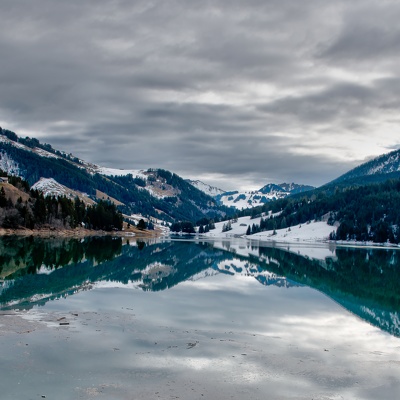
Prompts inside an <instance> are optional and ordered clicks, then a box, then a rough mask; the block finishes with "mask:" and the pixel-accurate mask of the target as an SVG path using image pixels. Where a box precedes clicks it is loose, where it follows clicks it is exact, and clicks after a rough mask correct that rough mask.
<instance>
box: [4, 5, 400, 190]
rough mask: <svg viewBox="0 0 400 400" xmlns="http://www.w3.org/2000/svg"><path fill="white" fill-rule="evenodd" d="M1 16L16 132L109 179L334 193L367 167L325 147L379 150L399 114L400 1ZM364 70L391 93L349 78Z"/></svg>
mask: <svg viewBox="0 0 400 400" xmlns="http://www.w3.org/2000/svg"><path fill="white" fill-rule="evenodd" d="M0 12H1V13H2V16H3V19H2V24H1V26H0V52H1V55H2V56H1V58H0V91H1V96H0V121H1V124H2V126H3V127H6V128H9V129H14V130H15V131H16V132H17V133H19V131H23V132H31V135H32V136H36V137H39V139H41V140H43V141H44V142H48V143H51V144H52V145H53V146H54V147H60V148H62V149H63V150H66V151H71V152H73V153H76V155H78V156H80V157H82V158H85V159H87V160H88V161H92V162H96V163H99V164H103V165H106V166H115V167H118V168H148V167H162V168H167V169H170V170H172V171H174V172H177V173H179V174H181V175H183V176H189V175H190V176H191V177H196V176H202V175H203V176H214V175H215V176H218V181H219V182H222V183H223V182H225V183H223V184H224V185H225V188H227V189H232V188H234V187H235V186H232V185H234V184H237V182H243V184H247V183H248V182H253V183H254V185H255V187H258V186H262V185H263V184H265V183H267V182H266V180H269V181H274V182H279V181H282V180H286V181H288V180H296V181H298V182H300V183H310V184H322V183H325V182H326V181H328V180H330V179H333V178H335V177H336V176H338V175H339V174H340V173H342V172H345V171H346V170H347V169H349V168H350V167H353V166H354V164H355V163H356V162H357V160H356V157H358V160H360V159H362V158H363V157H365V154H362V155H357V152H356V150H354V149H353V150H349V154H351V155H352V157H353V161H352V160H348V161H347V162H345V163H343V161H340V160H341V157H340V154H339V153H340V152H342V151H343V147H344V144H343V143H338V147H336V148H334V147H332V149H331V155H330V156H329V157H328V156H327V155H326V149H324V146H325V142H324V139H325V138H326V136H328V135H337V136H338V137H340V136H344V135H350V133H349V132H353V133H351V135H352V137H353V138H355V139H357V137H358V136H359V137H360V138H362V140H363V141H365V137H368V138H369V140H371V141H375V142H377V143H378V142H381V141H382V139H381V135H380V133H379V132H376V133H375V132H374V131H373V130H371V122H370V120H371V118H374V117H375V116H376V118H377V120H378V119H379V118H380V119H383V118H385V117H387V121H389V120H391V119H393V118H394V117H393V115H394V111H395V110H397V109H398V107H399V105H400V104H399V98H400V96H399V95H398V93H399V91H398V88H399V86H400V85H399V80H398V76H397V72H396V71H397V70H396V69H395V67H394V66H397V65H398V63H397V61H398V54H399V52H398V43H399V41H398V40H397V38H398V35H399V31H400V30H399V28H398V24H397V20H398V18H397V17H398V15H399V7H398V6H397V4H396V3H395V2H394V3H393V2H384V3H380V2H377V1H376V2H375V1H370V2H363V1H356V2H351V4H349V3H348V2H345V1H339V2H335V3H334V4H328V3H326V2H325V1H322V0H309V1H305V2H293V1H278V0H270V1H261V0H251V1H248V2H246V4H245V5H244V3H243V2H241V1H237V0H233V1H231V2H229V4H227V3H226V2H225V1H202V2H197V1H195V2H189V3H188V2H183V1H179V0H168V1H154V2H148V1H135V2H131V1H127V0H116V1H112V2H110V1H106V0H96V1H94V0H93V1H88V2H84V3H82V2H81V1H77V0H71V1H68V2H64V1H50V0H37V1H36V2H32V1H30V0H25V1H24V0H21V1H18V2H15V1H4V2H2V3H1V4H0ZM375 16H377V18H375ZM380 20H382V21H385V23H380ZM333 69H335V71H333ZM360 69H363V70H364V72H365V71H366V70H375V72H376V74H377V78H374V79H372V80H371V79H369V80H368V81H366V82H364V81H362V79H360V80H358V81H357V82H355V81H354V80H352V79H349V78H348V75H350V76H357V74H358V73H359V72H360ZM338 70H339V73H338ZM333 72H335V73H333ZM341 74H342V75H343V76H344V77H342V75H341ZM346 74H347V75H346ZM382 77H384V78H382ZM393 124H395V121H393ZM300 131H301V132H303V133H302V134H300V133H299V132H300ZM360 140H361V139H360ZM338 142H339V141H338ZM396 143H398V140H392V141H390V140H389V139H387V140H386V142H384V143H383V144H382V146H386V147H387V148H393V146H395V144H396ZM296 149H297V150H298V149H304V155H303V154H298V152H297V153H296V151H295V150H296ZM215 179H216V181H217V178H215ZM210 183H212V182H210ZM240 184H241V183H240Z"/></svg>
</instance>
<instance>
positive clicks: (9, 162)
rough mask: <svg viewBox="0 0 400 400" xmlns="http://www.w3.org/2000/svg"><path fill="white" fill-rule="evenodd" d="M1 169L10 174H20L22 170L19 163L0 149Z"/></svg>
mask: <svg viewBox="0 0 400 400" xmlns="http://www.w3.org/2000/svg"><path fill="white" fill-rule="evenodd" d="M0 138H1V136H0ZM0 169H1V170H3V171H4V172H7V174H9V175H16V176H19V175H20V172H21V171H20V168H19V165H18V163H16V162H15V161H14V160H13V159H12V158H11V157H10V156H9V155H8V154H7V153H6V152H4V151H0Z"/></svg>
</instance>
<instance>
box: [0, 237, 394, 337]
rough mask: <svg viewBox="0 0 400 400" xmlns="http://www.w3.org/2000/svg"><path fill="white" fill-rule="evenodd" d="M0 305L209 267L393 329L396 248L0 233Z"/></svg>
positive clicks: (167, 283)
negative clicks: (302, 289)
mask: <svg viewBox="0 0 400 400" xmlns="http://www.w3.org/2000/svg"><path fill="white" fill-rule="evenodd" d="M0 250H1V252H0V254H1V256H0V277H1V278H3V279H4V281H3V282H2V283H1V284H0V304H1V305H2V308H10V307H21V306H23V307H31V306H32V304H33V303H35V304H44V303H45V302H46V301H48V300H50V299H53V298H57V297H60V296H64V295H70V294H73V293H75V292H77V291H80V290H85V289H87V288H90V287H92V286H93V285H95V284H96V282H115V283H118V284H123V285H130V286H135V287H139V288H142V289H143V290H146V291H159V290H165V289H168V288H170V287H172V286H174V285H177V284H179V283H180V282H183V281H186V280H189V279H191V280H197V279H205V278H208V277H210V276H212V275H215V274H221V273H224V274H226V275H236V274H241V275H245V276H252V277H254V278H255V279H257V281H259V282H260V283H261V284H263V285H266V286H268V285H274V286H279V287H286V288H290V287H292V286H298V285H308V286H310V287H313V288H315V289H317V290H319V291H321V292H323V293H325V294H327V295H328V296H330V297H331V298H333V299H334V300H335V301H337V302H338V303H340V304H341V305H343V306H344V307H345V308H347V309H348V310H350V311H351V312H352V313H354V314H356V315H358V316H360V317H361V318H363V319H365V320H367V321H369V322H370V323H372V324H373V325H376V326H379V327H380V328H381V329H383V330H385V331H388V332H390V333H392V334H394V335H397V336H400V323H399V309H400V293H399V292H398V291H397V283H398V282H399V278H400V258H399V255H398V253H397V252H396V251H393V250H391V251H387V250H366V249H345V250H343V249H339V250H337V251H336V256H335V257H334V258H326V260H325V262H324V263H321V261H320V260H319V261H318V260H313V259H309V258H304V257H302V256H300V255H298V254H296V253H291V252H287V251H284V250H281V249H277V248H273V247H262V246H260V247H258V246H254V244H253V245H252V246H251V247H250V246H249V245H248V244H247V243H246V242H243V243H242V244H241V245H240V246H239V247H238V246H236V247H235V246H231V244H230V243H229V242H226V243H225V242H223V243H207V242H204V243H203V242H197V243H195V242H190V241H166V242H155V243H147V244H145V243H143V242H138V243H133V245H132V244H131V245H129V243H128V244H126V245H123V244H122V240H121V239H116V238H110V237H106V238H88V239H85V240H77V239H72V240H52V241H51V240H47V241H45V240H42V239H38V238H36V239H33V238H20V239H16V238H12V239H11V238H2V239H0Z"/></svg>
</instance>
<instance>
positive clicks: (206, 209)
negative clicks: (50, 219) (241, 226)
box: [0, 128, 232, 222]
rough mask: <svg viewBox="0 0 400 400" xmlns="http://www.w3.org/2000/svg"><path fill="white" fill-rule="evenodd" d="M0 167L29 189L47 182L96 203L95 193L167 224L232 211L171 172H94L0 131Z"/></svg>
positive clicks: (35, 143) (90, 166) (125, 209)
mask: <svg viewBox="0 0 400 400" xmlns="http://www.w3.org/2000/svg"><path fill="white" fill-rule="evenodd" d="M0 168H3V169H4V170H5V171H6V172H7V173H8V174H10V175H16V176H19V177H22V178H23V179H24V180H26V181H27V182H28V183H29V184H30V185H33V184H34V183H36V182H37V181H39V179H40V178H42V177H43V178H53V179H54V180H55V181H57V182H59V183H60V184H62V185H64V186H67V187H69V188H71V189H73V190H78V191H80V192H83V193H86V194H88V195H89V196H90V197H91V198H93V199H96V191H97V190H98V191H101V192H102V193H105V194H106V195H107V196H108V197H110V198H114V199H116V200H118V201H119V202H121V203H123V204H122V205H121V206H120V210H121V211H122V212H124V213H125V214H128V215H130V214H141V215H148V216H152V217H156V218H159V219H163V220H165V221H169V222H173V221H174V220H189V221H193V222H194V221H197V220H198V219H200V218H203V217H205V216H206V217H211V218H214V217H218V218H220V217H223V216H226V215H229V214H230V213H232V211H231V210H230V209H229V208H227V207H223V206H219V205H218V204H217V202H216V201H215V200H214V199H213V198H212V197H210V196H208V195H206V194H205V193H203V192H202V191H200V190H198V189H196V188H194V187H193V186H192V185H190V184H189V183H188V182H186V181H185V180H184V179H182V178H181V177H179V176H178V175H176V174H173V173H171V172H169V171H165V170H162V169H151V170H147V171H143V173H142V174H141V176H140V177H139V176H134V175H133V174H131V173H128V172H126V173H124V171H118V170H115V171H116V172H118V174H115V175H112V173H111V174H110V175H104V174H100V173H96V171H97V170H102V169H101V168H100V167H98V166H96V165H93V164H90V163H87V162H84V161H82V160H80V159H78V158H77V157H74V156H72V155H71V154H67V153H65V152H60V151H57V150H54V149H53V148H52V147H51V146H50V145H48V144H41V143H40V142H39V141H38V140H37V139H30V138H25V139H22V138H20V137H18V136H17V135H16V134H15V133H14V132H11V131H8V130H4V129H1V128H0Z"/></svg>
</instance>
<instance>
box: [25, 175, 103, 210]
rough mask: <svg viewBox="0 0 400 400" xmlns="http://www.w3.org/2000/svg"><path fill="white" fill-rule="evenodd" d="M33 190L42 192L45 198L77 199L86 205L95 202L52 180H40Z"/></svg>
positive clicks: (85, 195)
mask: <svg viewBox="0 0 400 400" xmlns="http://www.w3.org/2000/svg"><path fill="white" fill-rule="evenodd" d="M32 189H33V190H38V191H39V192H42V193H43V195H44V196H45V197H47V196H55V197H58V196H65V197H68V198H70V199H72V200H73V199H75V198H76V197H78V198H79V199H81V200H83V201H84V202H85V203H86V204H94V203H95V202H94V201H93V200H92V199H90V198H89V196H88V195H87V194H85V193H81V192H79V191H77V190H72V189H70V188H68V187H66V186H64V185H61V183H58V182H57V181H56V180H55V179H53V178H40V180H39V181H37V182H36V183H35V184H34V185H33V186H32Z"/></svg>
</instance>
